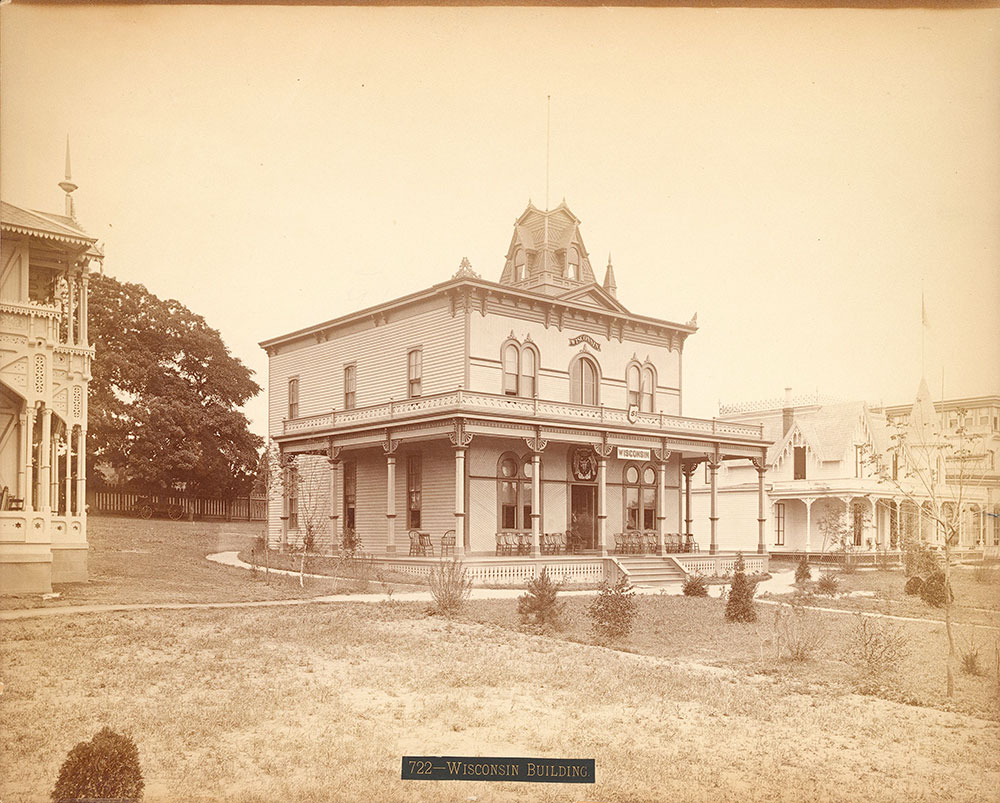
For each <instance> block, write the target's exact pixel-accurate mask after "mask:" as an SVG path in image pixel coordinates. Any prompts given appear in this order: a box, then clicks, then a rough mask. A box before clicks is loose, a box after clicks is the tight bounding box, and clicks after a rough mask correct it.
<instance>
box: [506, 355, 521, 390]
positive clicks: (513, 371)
mask: <svg viewBox="0 0 1000 803" xmlns="http://www.w3.org/2000/svg"><path fill="white" fill-rule="evenodd" d="M518 354H519V352H518V348H517V343H508V344H507V345H506V346H504V347H503V392H504V393H505V394H507V395H508V396H516V395H517V375H518V372H519V370H520V369H519V365H518V363H519V362H520V361H519V359H518Z"/></svg>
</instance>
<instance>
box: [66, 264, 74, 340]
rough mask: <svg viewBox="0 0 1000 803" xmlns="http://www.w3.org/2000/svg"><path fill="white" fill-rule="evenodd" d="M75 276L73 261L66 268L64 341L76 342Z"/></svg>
mask: <svg viewBox="0 0 1000 803" xmlns="http://www.w3.org/2000/svg"><path fill="white" fill-rule="evenodd" d="M75 317H76V278H75V277H74V276H73V263H72V261H70V262H69V264H68V267H67V268H66V342H67V343H68V344H69V345H71V346H72V345H74V344H75V343H76V321H75V320H74V319H75Z"/></svg>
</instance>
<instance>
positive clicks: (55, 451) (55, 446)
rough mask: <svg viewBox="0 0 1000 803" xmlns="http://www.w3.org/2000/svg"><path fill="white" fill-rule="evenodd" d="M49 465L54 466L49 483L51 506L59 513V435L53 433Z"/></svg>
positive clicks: (50, 441)
mask: <svg viewBox="0 0 1000 803" xmlns="http://www.w3.org/2000/svg"><path fill="white" fill-rule="evenodd" d="M49 444H50V445H49V453H50V455H49V458H50V459H49V465H50V466H52V478H51V483H50V485H49V507H50V508H51V509H52V512H53V513H55V514H56V515H57V516H58V515H59V436H58V435H57V434H56V433H51V436H50V438H49Z"/></svg>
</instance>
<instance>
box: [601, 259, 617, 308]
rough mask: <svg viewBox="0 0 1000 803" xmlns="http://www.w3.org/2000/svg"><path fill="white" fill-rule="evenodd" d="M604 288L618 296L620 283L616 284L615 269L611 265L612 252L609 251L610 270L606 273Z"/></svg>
mask: <svg viewBox="0 0 1000 803" xmlns="http://www.w3.org/2000/svg"><path fill="white" fill-rule="evenodd" d="M604 289H605V290H607V291H608V294H609V295H611V296H613V297H615V298H617V297H618V285H617V284H615V269H614V268H613V267H611V252H610V251H609V252H608V270H607V272H606V273H605V274H604Z"/></svg>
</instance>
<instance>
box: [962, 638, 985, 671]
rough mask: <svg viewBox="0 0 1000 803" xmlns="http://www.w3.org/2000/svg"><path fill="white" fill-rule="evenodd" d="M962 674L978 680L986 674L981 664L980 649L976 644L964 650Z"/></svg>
mask: <svg viewBox="0 0 1000 803" xmlns="http://www.w3.org/2000/svg"><path fill="white" fill-rule="evenodd" d="M962 672H964V673H965V674H966V675H972V676H974V677H977V678H978V677H982V676H983V675H984V674H986V673H985V672H984V670H983V667H982V666H981V665H980V663H979V648H978V647H977V646H975V645H974V644H973V645H971V646H970V647H968V649H964V650H962Z"/></svg>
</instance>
